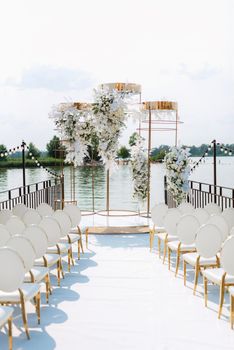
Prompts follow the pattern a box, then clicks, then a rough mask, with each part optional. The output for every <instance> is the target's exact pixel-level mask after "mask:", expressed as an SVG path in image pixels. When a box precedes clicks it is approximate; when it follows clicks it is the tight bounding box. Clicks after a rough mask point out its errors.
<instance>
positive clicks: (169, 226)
mask: <svg viewBox="0 0 234 350" xmlns="http://www.w3.org/2000/svg"><path fill="white" fill-rule="evenodd" d="M181 216H182V214H181V212H180V211H179V209H177V208H171V209H168V212H167V214H166V215H165V217H164V220H163V221H164V227H165V230H166V232H167V233H168V234H169V235H173V236H176V226H177V223H178V222H179V219H180V218H181Z"/></svg>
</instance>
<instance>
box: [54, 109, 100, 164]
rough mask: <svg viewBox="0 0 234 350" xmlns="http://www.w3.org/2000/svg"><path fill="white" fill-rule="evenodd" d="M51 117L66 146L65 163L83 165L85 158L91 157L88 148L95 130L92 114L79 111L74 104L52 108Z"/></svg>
mask: <svg viewBox="0 0 234 350" xmlns="http://www.w3.org/2000/svg"><path fill="white" fill-rule="evenodd" d="M50 117H51V118H52V119H54V123H55V125H56V127H57V129H58V131H59V133H60V136H61V138H62V140H63V143H64V145H65V146H66V150H67V154H66V159H65V162H67V163H73V164H74V166H79V165H82V164H83V160H84V158H85V157H89V153H88V146H89V145H90V144H91V138H92V133H93V130H94V125H93V120H92V115H91V113H90V112H89V111H87V110H78V109H77V108H76V107H75V106H74V104H73V103H61V104H59V105H56V106H53V107H52V111H51V113H50Z"/></svg>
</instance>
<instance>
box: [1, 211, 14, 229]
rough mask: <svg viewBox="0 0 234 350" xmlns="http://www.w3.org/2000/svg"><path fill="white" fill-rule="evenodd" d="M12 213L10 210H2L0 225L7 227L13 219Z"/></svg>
mask: <svg viewBox="0 0 234 350" xmlns="http://www.w3.org/2000/svg"><path fill="white" fill-rule="evenodd" d="M12 215H13V214H12V211H10V210H8V209H2V210H0V224H3V225H5V224H6V222H7V221H8V220H9V219H10V218H11V216H12Z"/></svg>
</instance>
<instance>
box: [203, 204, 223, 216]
mask: <svg viewBox="0 0 234 350" xmlns="http://www.w3.org/2000/svg"><path fill="white" fill-rule="evenodd" d="M205 209H206V210H207V211H208V213H209V214H210V215H211V214H221V212H222V209H221V208H220V206H219V205H218V204H216V203H209V204H207V205H206V206H205Z"/></svg>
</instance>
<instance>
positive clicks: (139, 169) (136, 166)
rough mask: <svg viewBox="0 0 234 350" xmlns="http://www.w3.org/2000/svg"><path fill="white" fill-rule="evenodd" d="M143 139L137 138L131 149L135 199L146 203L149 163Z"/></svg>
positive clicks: (137, 136)
mask: <svg viewBox="0 0 234 350" xmlns="http://www.w3.org/2000/svg"><path fill="white" fill-rule="evenodd" d="M142 141H143V138H142V137H141V136H139V135H136V136H135V145H133V146H132V149H131V160H132V161H131V163H132V176H133V188H134V190H133V198H136V199H137V200H138V201H140V202H144V201H145V199H146V197H147V190H148V161H147V154H146V152H145V150H144V148H143V143H142Z"/></svg>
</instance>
